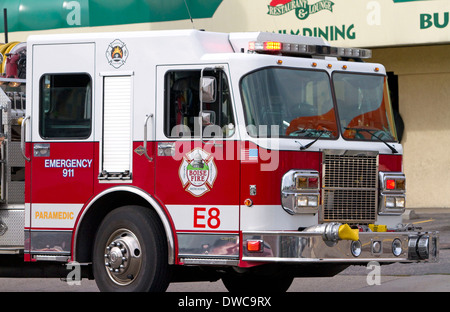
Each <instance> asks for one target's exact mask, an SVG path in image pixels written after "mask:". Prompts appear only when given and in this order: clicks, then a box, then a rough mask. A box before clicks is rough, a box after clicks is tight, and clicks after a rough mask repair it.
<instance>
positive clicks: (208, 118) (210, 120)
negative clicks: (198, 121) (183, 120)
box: [202, 110, 216, 126]
mask: <svg viewBox="0 0 450 312" xmlns="http://www.w3.org/2000/svg"><path fill="white" fill-rule="evenodd" d="M215 124H216V113H215V112H214V111H210V110H204V111H203V112H202V125H203V126H210V125H215Z"/></svg>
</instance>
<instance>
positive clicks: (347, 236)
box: [338, 224, 359, 241]
mask: <svg viewBox="0 0 450 312" xmlns="http://www.w3.org/2000/svg"><path fill="white" fill-rule="evenodd" d="M338 233H339V238H340V239H343V240H352V241H357V240H359V230H358V229H352V228H351V227H350V226H349V225H348V224H342V225H341V226H339V230H338Z"/></svg>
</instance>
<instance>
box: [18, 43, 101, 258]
mask: <svg viewBox="0 0 450 312" xmlns="http://www.w3.org/2000/svg"><path fill="white" fill-rule="evenodd" d="M94 52H95V45H94V43H85V44H43V45H34V46H33V56H32V57H33V68H32V70H33V75H32V77H30V78H31V79H33V81H32V92H31V96H32V98H31V100H32V103H33V104H32V107H31V120H30V121H31V122H30V129H31V131H30V132H31V144H29V145H28V146H30V145H31V146H30V149H29V154H30V155H29V157H30V161H29V162H28V166H31V171H29V172H30V175H31V177H30V179H29V181H27V183H30V184H29V185H28V187H27V188H26V189H27V192H31V193H30V194H28V196H27V198H28V199H29V202H30V203H29V212H28V213H29V226H28V227H26V228H25V230H26V235H28V237H27V241H28V243H27V244H26V247H25V249H26V252H29V253H30V254H31V257H35V258H37V259H39V258H44V259H45V257H46V256H48V255H53V256H54V255H58V256H61V257H65V256H68V255H70V250H71V241H72V232H73V230H74V225H75V222H76V220H77V217H78V214H79V212H80V211H81V209H82V207H83V205H84V203H85V202H86V201H87V200H88V199H89V198H90V197H91V196H92V193H93V180H94V179H93V178H94V164H95V161H94V159H93V158H94V141H93V132H94V131H93V109H92V105H93V98H94V97H93V90H94V85H93V84H94V79H93V77H94V62H95V61H94V57H95V54H94ZM30 181H31V182H30ZM27 230H28V231H27Z"/></svg>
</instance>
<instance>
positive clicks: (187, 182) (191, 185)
mask: <svg viewBox="0 0 450 312" xmlns="http://www.w3.org/2000/svg"><path fill="white" fill-rule="evenodd" d="M178 173H179V176H180V180H181V183H182V184H183V188H184V189H185V190H186V192H189V193H191V194H192V195H194V196H196V197H199V196H202V195H203V194H205V193H206V192H209V191H210V190H211V189H212V187H213V185H214V181H215V180H216V176H217V167H216V164H215V163H214V157H212V156H211V154H209V153H207V152H205V151H204V150H202V149H200V148H196V149H194V150H192V151H190V152H189V153H187V154H186V155H184V157H183V161H182V162H181V165H180V169H179V171H178Z"/></svg>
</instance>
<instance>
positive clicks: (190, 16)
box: [184, 0, 195, 29]
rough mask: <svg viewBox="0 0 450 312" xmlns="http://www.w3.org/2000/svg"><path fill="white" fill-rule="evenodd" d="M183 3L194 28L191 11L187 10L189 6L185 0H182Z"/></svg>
mask: <svg viewBox="0 0 450 312" xmlns="http://www.w3.org/2000/svg"><path fill="white" fill-rule="evenodd" d="M184 4H185V5H186V10H187V12H188V14H189V18H190V19H191V23H192V28H194V29H195V25H194V20H193V19H192V15H191V11H189V6H188V4H187V2H186V0H184Z"/></svg>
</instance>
